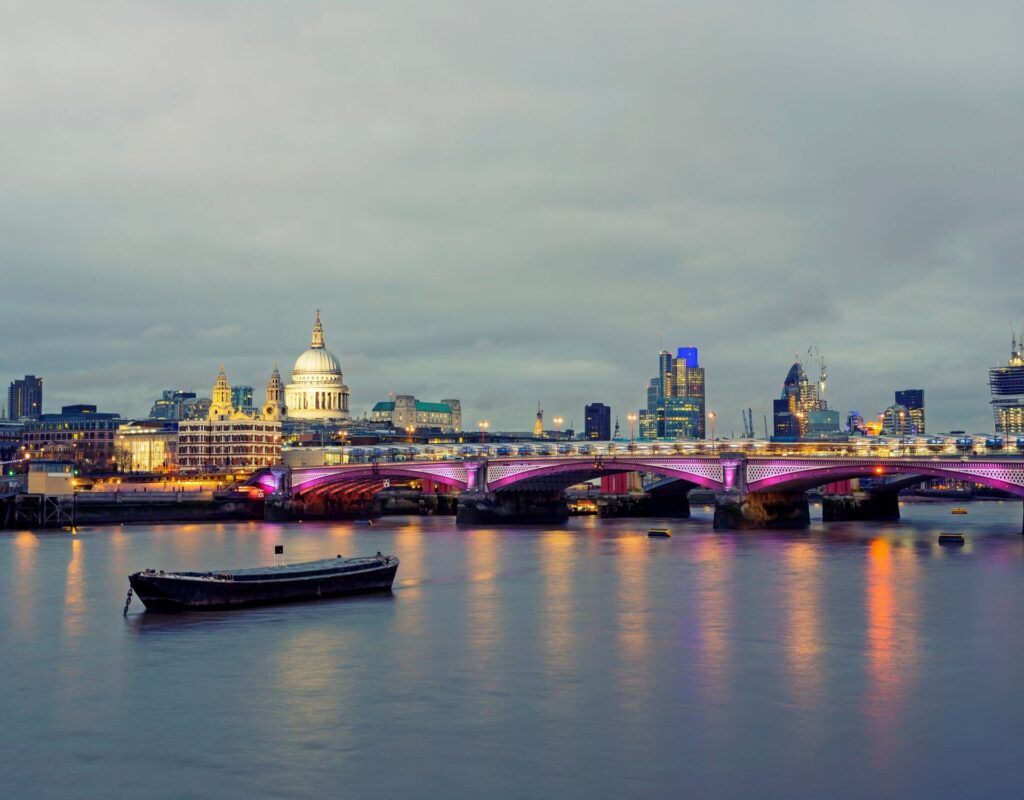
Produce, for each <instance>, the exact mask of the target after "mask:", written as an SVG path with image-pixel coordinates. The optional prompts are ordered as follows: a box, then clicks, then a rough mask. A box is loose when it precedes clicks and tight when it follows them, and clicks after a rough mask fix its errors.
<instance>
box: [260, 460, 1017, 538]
mask: <svg viewBox="0 0 1024 800" xmlns="http://www.w3.org/2000/svg"><path fill="white" fill-rule="evenodd" d="M626 472H643V473H648V474H653V475H659V476H661V477H663V478H668V479H672V480H677V481H681V482H683V484H684V485H689V486H691V487H696V486H701V487H704V488H706V489H710V490H712V491H714V492H716V494H718V495H729V496H731V497H733V499H734V500H735V497H737V496H741V501H737V502H742V503H743V504H749V503H750V502H752V501H757V500H758V499H759V498H761V499H763V498H764V497H768V496H769V495H770V496H772V497H773V502H775V503H776V505H777V504H778V503H779V502H781V501H780V500H779V497H780V496H781V495H792V496H802V495H803V493H804V492H806V491H807V490H808V489H813V488H815V487H819V486H824V485H826V484H830V483H836V482H841V481H846V480H850V479H854V478H865V477H871V478H878V477H882V476H885V477H888V478H893V477H895V476H900V478H901V479H900V480H899V481H898V484H896V485H897V486H906V485H909V484H911V483H913V482H914V478H919V480H922V481H923V480H926V479H928V478H946V479H950V480H956V481H967V482H971V483H978V484H982V485H984V486H988V487H991V488H993V489H1000V490H1002V491H1005V492H1008V493H1009V494H1012V495H1015V496H1017V497H1022V498H1024V458H1022V457H997V458H992V457H984V458H982V457H971V456H964V457H961V458H948V457H944V458H940V457H934V456H933V457H927V456H925V457H893V456H875V457H871V456H868V457H824V456H805V455H795V456H784V457H756V456H755V457H748V456H746V455H745V454H743V453H737V452H731V451H723V452H720V453H718V454H716V455H714V456H707V455H701V456H690V455H649V454H645V455H629V454H627V455H618V454H615V455H607V456H602V455H596V456H580V455H565V456H546V457H532V458H480V457H471V458H467V459H464V460H454V461H449V460H443V461H432V460H422V461H416V460H408V461H396V462H390V461H382V462H376V463H370V464H343V465H338V466H321V467H296V468H293V469H287V468H272V469H267V470H262V471H260V472H258V473H256V474H255V475H254V476H253V477H252V478H251V479H250V481H249V483H250V484H251V485H255V486H259V487H260V488H262V489H263V490H264V491H266V492H267V493H270V494H274V495H277V496H279V497H287V498H290V499H292V500H298V501H302V500H306V501H312V500H317V499H319V500H330V499H331V498H342V497H351V496H354V495H361V496H369V495H372V494H374V493H375V492H378V491H380V490H381V489H384V488H387V487H388V486H389V485H392V484H394V483H398V482H409V481H427V482H432V483H433V484H441V485H444V486H447V487H450V488H451V489H452V490H455V491H457V492H459V493H461V494H463V495H466V496H467V499H472V500H473V501H474V502H476V503H477V504H479V503H481V502H483V500H482V499H481V498H484V497H488V498H491V500H500V499H501V498H502V497H503V496H505V497H507V496H509V495H510V494H534V495H536V496H538V497H540V496H542V495H546V496H549V497H553V496H555V495H559V496H560V495H561V493H562V492H564V490H565V489H566V488H568V487H570V486H573V485H575V484H578V483H583V482H585V481H588V480H592V479H594V478H600V477H603V476H606V475H617V474H622V473H626ZM878 491H880V492H884V491H885V487H882V488H880V489H879V490H878ZM890 492H892V493H894V492H895V490H894V489H890ZM804 503H806V500H804ZM744 509H745V510H744V512H743V513H744V514H746V513H747V511H746V505H744ZM727 527H732V526H727Z"/></svg>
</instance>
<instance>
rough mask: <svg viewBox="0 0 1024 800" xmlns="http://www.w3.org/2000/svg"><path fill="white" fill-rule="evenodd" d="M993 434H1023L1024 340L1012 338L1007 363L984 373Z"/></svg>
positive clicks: (1023, 337) (1022, 338) (1023, 338)
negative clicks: (990, 404)
mask: <svg viewBox="0 0 1024 800" xmlns="http://www.w3.org/2000/svg"><path fill="white" fill-rule="evenodd" d="M988 385H989V390H990V391H991V392H992V401H991V402H992V413H993V415H994V417H995V429H996V433H1004V434H1005V433H1013V434H1016V433H1024V336H1022V337H1021V339H1019V340H1018V339H1017V336H1016V335H1014V337H1013V343H1012V344H1011V346H1010V361H1009V363H1007V365H1006V366H1005V367H993V368H992V369H990V370H989V372H988Z"/></svg>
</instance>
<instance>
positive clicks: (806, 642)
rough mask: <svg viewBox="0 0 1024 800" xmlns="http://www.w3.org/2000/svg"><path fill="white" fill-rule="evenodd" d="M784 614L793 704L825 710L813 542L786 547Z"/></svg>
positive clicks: (816, 560)
mask: <svg viewBox="0 0 1024 800" xmlns="http://www.w3.org/2000/svg"><path fill="white" fill-rule="evenodd" d="M785 561H786V566H787V567H788V574H787V575H786V577H785V587H784V592H785V594H784V598H783V606H784V608H783V611H784V614H785V625H786V629H785V650H786V665H787V668H786V682H787V684H788V687H789V694H790V697H791V699H792V702H793V703H794V704H795V705H796V706H797V707H798V708H800V709H802V710H803V711H805V712H806V711H810V710H819V711H820V710H821V709H822V706H823V705H824V697H823V696H822V695H823V688H824V686H825V675H824V665H823V664H822V655H823V650H824V645H823V643H822V630H821V577H820V572H821V563H820V561H821V558H820V553H819V551H818V548H817V546H816V545H815V544H814V543H812V542H810V541H790V542H788V543H787V545H786V551H785Z"/></svg>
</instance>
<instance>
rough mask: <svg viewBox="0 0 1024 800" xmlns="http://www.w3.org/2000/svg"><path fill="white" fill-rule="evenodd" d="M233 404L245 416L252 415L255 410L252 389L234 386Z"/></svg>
mask: <svg viewBox="0 0 1024 800" xmlns="http://www.w3.org/2000/svg"><path fill="white" fill-rule="evenodd" d="M231 404H232V405H233V406H234V407H235V408H237V409H238V410H239V411H241V412H243V413H245V414H252V413H253V412H254V410H255V409H254V408H253V405H252V387H251V386H232V387H231Z"/></svg>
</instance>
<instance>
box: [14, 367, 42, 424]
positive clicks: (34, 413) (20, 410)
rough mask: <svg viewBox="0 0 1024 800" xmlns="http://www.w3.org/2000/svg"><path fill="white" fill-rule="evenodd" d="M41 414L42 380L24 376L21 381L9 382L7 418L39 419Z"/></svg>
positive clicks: (32, 376) (33, 376)
mask: <svg viewBox="0 0 1024 800" xmlns="http://www.w3.org/2000/svg"><path fill="white" fill-rule="evenodd" d="M42 413H43V379H42V378H37V377H36V376H35V375H26V376H25V377H24V378H23V379H22V380H17V381H11V386H10V388H9V389H8V390H7V418H8V419H21V418H22V417H27V418H29V419H39V417H40V415H41V414H42Z"/></svg>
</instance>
